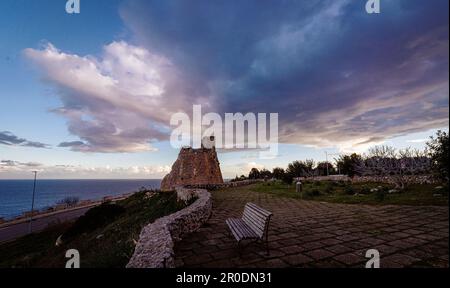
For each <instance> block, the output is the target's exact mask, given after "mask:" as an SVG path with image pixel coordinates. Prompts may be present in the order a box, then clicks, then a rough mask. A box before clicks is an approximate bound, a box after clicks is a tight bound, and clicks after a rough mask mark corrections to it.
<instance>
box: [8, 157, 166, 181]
mask: <svg viewBox="0 0 450 288" xmlns="http://www.w3.org/2000/svg"><path fill="white" fill-rule="evenodd" d="M30 171H38V172H39V176H40V177H41V178H51V179H59V178H74V179H79V178H80V177H81V178H86V179H97V178H116V179H121V178H135V179H146V178H147V179H149V178H155V179H159V178H161V177H163V176H164V175H165V174H167V173H168V172H170V167H169V166H130V167H109V166H105V167H86V166H75V165H50V166H49V165H44V164H41V163H34V162H30V163H23V162H19V161H13V160H1V161H0V179H1V178H3V177H2V176H4V178H6V179H11V178H24V177H29V176H30Z"/></svg>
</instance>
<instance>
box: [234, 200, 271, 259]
mask: <svg viewBox="0 0 450 288" xmlns="http://www.w3.org/2000/svg"><path fill="white" fill-rule="evenodd" d="M272 215H273V214H272V213H271V212H269V211H267V210H264V209H262V208H261V207H258V206H257V205H255V204H253V203H247V205H245V208H244V213H243V214H242V218H241V219H236V218H229V219H227V220H226V223H227V225H228V227H229V228H230V230H231V233H232V234H233V236H234V238H236V240H237V242H238V248H240V244H241V242H242V241H243V240H253V241H255V242H258V241H261V242H265V244H266V250H267V254H269V243H268V230H269V222H270V218H271V217H272ZM239 252H240V251H239Z"/></svg>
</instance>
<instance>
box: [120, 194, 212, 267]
mask: <svg viewBox="0 0 450 288" xmlns="http://www.w3.org/2000/svg"><path fill="white" fill-rule="evenodd" d="M176 190H177V196H178V199H180V200H182V201H185V202H187V201H189V200H190V199H192V197H196V198H197V199H196V200H195V202H194V203H192V204H191V205H189V206H188V207H186V208H184V209H183V210H180V211H178V212H176V213H173V214H171V215H168V216H165V217H162V218H159V219H157V220H156V221H155V222H153V223H151V224H149V225H147V226H145V227H144V228H143V229H142V231H141V234H140V236H139V241H138V243H137V245H136V248H135V250H134V254H133V256H132V257H131V259H130V261H129V262H128V264H127V268H174V267H175V262H174V251H173V248H174V244H175V242H177V241H179V240H181V239H182V238H183V237H184V236H185V235H186V234H188V233H191V232H194V231H196V230H197V229H198V228H200V226H201V225H203V224H204V223H205V222H206V221H207V220H208V219H209V217H210V215H211V211H212V198H211V194H210V193H209V192H208V191H206V190H204V189H189V188H177V189H176Z"/></svg>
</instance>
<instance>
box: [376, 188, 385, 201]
mask: <svg viewBox="0 0 450 288" xmlns="http://www.w3.org/2000/svg"><path fill="white" fill-rule="evenodd" d="M383 188H384V187H383ZM385 198H386V191H385V189H382V190H378V191H377V192H375V199H376V200H377V201H378V202H383V201H384V199H385Z"/></svg>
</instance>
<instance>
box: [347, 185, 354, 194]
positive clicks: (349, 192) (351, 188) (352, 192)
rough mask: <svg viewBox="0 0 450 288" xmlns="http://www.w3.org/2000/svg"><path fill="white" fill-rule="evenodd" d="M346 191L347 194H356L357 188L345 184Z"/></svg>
mask: <svg viewBox="0 0 450 288" xmlns="http://www.w3.org/2000/svg"><path fill="white" fill-rule="evenodd" d="M344 192H345V194H347V195H354V194H355V189H354V188H353V186H351V185H347V186H345V188H344Z"/></svg>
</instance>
